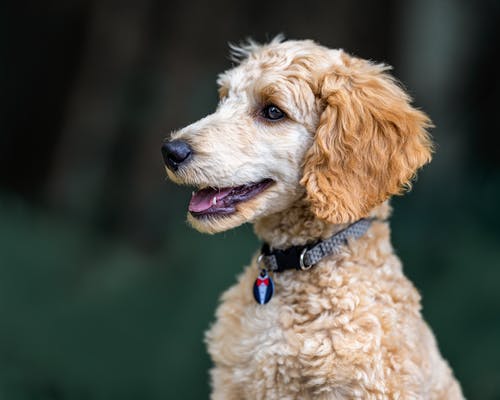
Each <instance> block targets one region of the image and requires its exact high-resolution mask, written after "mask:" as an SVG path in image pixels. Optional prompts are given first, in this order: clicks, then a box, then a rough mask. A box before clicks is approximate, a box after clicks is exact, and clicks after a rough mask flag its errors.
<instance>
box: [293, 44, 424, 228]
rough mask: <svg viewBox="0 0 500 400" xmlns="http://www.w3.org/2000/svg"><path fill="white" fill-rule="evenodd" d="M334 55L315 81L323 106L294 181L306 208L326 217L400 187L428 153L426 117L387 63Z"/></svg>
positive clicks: (347, 216) (360, 213)
mask: <svg viewBox="0 0 500 400" xmlns="http://www.w3.org/2000/svg"><path fill="white" fill-rule="evenodd" d="M342 58H343V62H344V65H338V66H335V67H334V68H333V69H332V70H330V71H329V72H328V73H327V74H325V75H324V76H323V77H322V78H321V80H320V82H318V85H317V89H316V90H317V92H318V93H317V94H318V96H320V98H321V100H322V101H323V102H324V104H325V107H326V108H325V110H324V111H323V113H322V115H321V118H320V122H319V126H318V128H317V131H316V134H315V140H314V143H313V145H312V147H311V148H310V149H309V151H308V153H307V154H306V157H305V162H304V175H303V178H302V180H301V183H302V185H304V187H305V188H306V192H307V198H308V200H309V202H310V204H311V207H312V210H313V212H314V213H315V214H316V215H317V216H318V217H319V218H321V219H324V220H327V221H329V222H332V223H347V222H352V221H355V220H357V219H359V218H362V217H364V216H366V215H367V214H368V213H369V211H370V210H371V209H372V208H373V207H375V206H377V205H379V204H380V203H382V202H383V201H384V200H386V199H387V198H388V197H390V196H391V195H395V194H401V193H402V192H403V191H404V189H407V188H409V187H410V185H411V180H412V179H413V177H414V176H415V173H416V171H417V169H419V168H420V167H421V166H423V165H424V164H426V163H428V162H429V161H430V160H431V154H432V142H431V139H430V136H429V134H428V133H427V131H426V129H427V128H429V127H430V126H431V121H430V120H429V118H428V117H427V116H426V115H425V114H424V113H423V112H421V111H419V110H417V109H415V108H413V107H412V106H411V105H410V102H411V99H410V97H409V96H408V95H407V94H406V93H405V92H404V91H403V90H402V89H401V88H400V87H399V86H398V84H397V83H396V81H395V79H394V78H393V77H391V76H390V75H389V74H387V73H386V71H387V70H388V69H389V67H387V66H385V65H381V64H378V65H377V64H372V63H370V62H368V61H365V60H361V59H358V58H354V57H350V56H347V55H345V54H343V55H342Z"/></svg>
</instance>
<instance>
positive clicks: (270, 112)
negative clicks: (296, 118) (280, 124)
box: [262, 104, 285, 121]
mask: <svg viewBox="0 0 500 400" xmlns="http://www.w3.org/2000/svg"><path fill="white" fill-rule="evenodd" d="M262 116H263V117H264V118H265V119H269V120H271V121H276V120H277V119H281V118H283V117H284V116H285V113H284V112H283V111H281V110H280V109H279V108H278V107H276V106H275V105H273V104H270V105H268V106H266V107H264V109H263V110H262Z"/></svg>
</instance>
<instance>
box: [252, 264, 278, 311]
mask: <svg viewBox="0 0 500 400" xmlns="http://www.w3.org/2000/svg"><path fill="white" fill-rule="evenodd" d="M273 294H274V282H273V280H272V279H271V277H270V276H269V275H268V273H267V271H266V269H264V268H263V269H262V270H261V271H260V274H259V276H258V277H257V279H256V280H255V283H254V284H253V297H254V298H255V301H256V302H257V303H259V304H266V303H268V302H269V300H271V297H273Z"/></svg>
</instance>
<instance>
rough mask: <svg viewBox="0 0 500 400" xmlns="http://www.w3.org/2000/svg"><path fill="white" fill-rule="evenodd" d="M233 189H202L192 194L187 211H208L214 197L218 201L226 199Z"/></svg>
mask: <svg viewBox="0 0 500 400" xmlns="http://www.w3.org/2000/svg"><path fill="white" fill-rule="evenodd" d="M231 190H233V188H224V189H212V188H207V189H202V190H198V191H197V192H194V193H193V196H192V197H191V201H190V202H189V211H194V212H203V211H206V210H208V209H209V208H210V207H212V206H213V205H214V197H215V198H216V199H217V200H220V199H222V198H224V197H226V196H227V195H228V194H229V193H230V192H231Z"/></svg>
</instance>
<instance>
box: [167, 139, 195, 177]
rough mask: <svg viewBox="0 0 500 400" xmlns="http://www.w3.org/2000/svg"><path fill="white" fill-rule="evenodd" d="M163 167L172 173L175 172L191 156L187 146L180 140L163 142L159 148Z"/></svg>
mask: <svg viewBox="0 0 500 400" xmlns="http://www.w3.org/2000/svg"><path fill="white" fill-rule="evenodd" d="M161 152H162V154H163V160H164V161H165V165H166V166H167V167H168V168H170V169H171V170H172V171H176V170H177V168H179V166H180V165H181V164H182V163H184V162H185V161H187V160H188V159H189V156H191V154H192V150H191V147H190V146H189V144H187V143H186V142H184V141H182V140H172V141H170V142H163V144H162V146H161Z"/></svg>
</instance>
